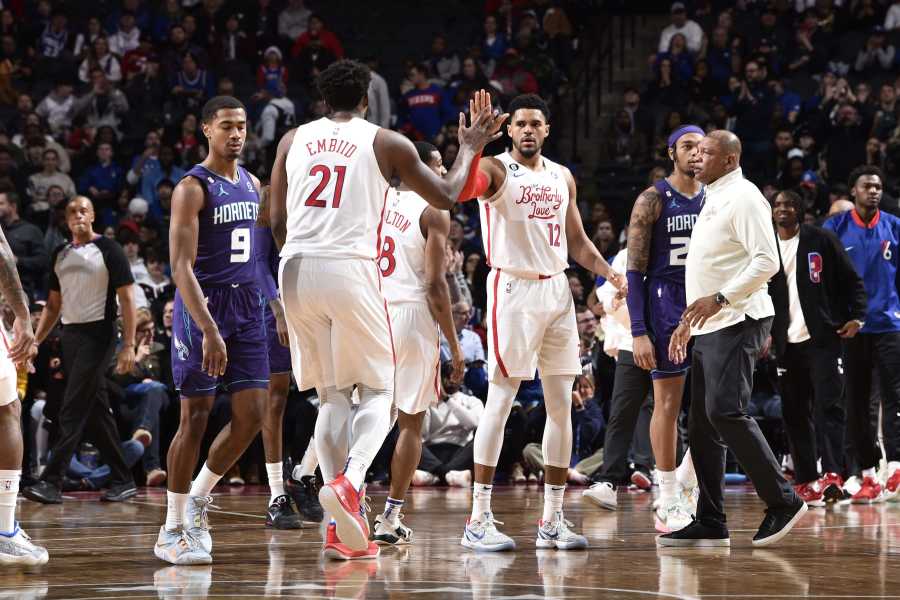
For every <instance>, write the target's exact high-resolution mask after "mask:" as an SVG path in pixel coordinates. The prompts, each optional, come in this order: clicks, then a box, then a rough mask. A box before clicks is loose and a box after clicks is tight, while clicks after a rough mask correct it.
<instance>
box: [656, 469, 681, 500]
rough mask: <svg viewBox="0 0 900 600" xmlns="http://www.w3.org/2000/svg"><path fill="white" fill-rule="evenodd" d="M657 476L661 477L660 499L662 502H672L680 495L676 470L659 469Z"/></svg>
mask: <svg viewBox="0 0 900 600" xmlns="http://www.w3.org/2000/svg"><path fill="white" fill-rule="evenodd" d="M656 476H657V477H658V478H659V499H660V500H661V501H662V502H670V501H672V500H674V499H675V496H676V495H678V490H677V487H678V482H677V481H676V480H675V471H660V470H659V469H657V471H656Z"/></svg>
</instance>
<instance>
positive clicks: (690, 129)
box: [669, 125, 706, 148]
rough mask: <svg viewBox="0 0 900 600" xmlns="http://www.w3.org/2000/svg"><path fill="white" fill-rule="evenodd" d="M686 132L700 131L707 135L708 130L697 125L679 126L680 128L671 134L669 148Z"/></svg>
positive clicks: (701, 133)
mask: <svg viewBox="0 0 900 600" xmlns="http://www.w3.org/2000/svg"><path fill="white" fill-rule="evenodd" d="M686 133H699V134H700V135H706V132H705V131H703V130H702V129H700V128H699V127H697V126H696V125H684V126H683V127H679V128H678V129H676V130H675V131H673V132H672V134H671V135H670V136H669V148H674V147H675V144H676V143H677V142H678V138H680V137H681V136H683V135H684V134H686Z"/></svg>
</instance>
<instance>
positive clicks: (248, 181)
mask: <svg viewBox="0 0 900 600" xmlns="http://www.w3.org/2000/svg"><path fill="white" fill-rule="evenodd" d="M247 191H248V192H252V191H254V190H253V182H252V181H250V180H247Z"/></svg>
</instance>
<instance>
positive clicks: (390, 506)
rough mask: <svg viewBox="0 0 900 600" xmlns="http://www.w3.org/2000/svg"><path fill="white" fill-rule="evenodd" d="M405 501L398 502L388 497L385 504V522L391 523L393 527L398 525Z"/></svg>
mask: <svg viewBox="0 0 900 600" xmlns="http://www.w3.org/2000/svg"><path fill="white" fill-rule="evenodd" d="M403 502H404V501H403V500H397V499H396V498H391V497H390V496H388V499H387V500H386V501H385V503H384V513H382V514H383V515H384V520H385V521H387V522H388V523H390V524H391V525H392V526H394V527H396V526H397V523H398V522H399V521H400V510H401V509H403Z"/></svg>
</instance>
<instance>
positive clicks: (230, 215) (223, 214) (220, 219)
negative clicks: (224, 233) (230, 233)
mask: <svg viewBox="0 0 900 600" xmlns="http://www.w3.org/2000/svg"><path fill="white" fill-rule="evenodd" d="M258 215H259V204H257V203H256V202H232V203H231V204H222V205H220V206H217V207H216V208H215V210H213V225H223V224H225V223H232V222H234V221H256V217H257V216H258Z"/></svg>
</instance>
